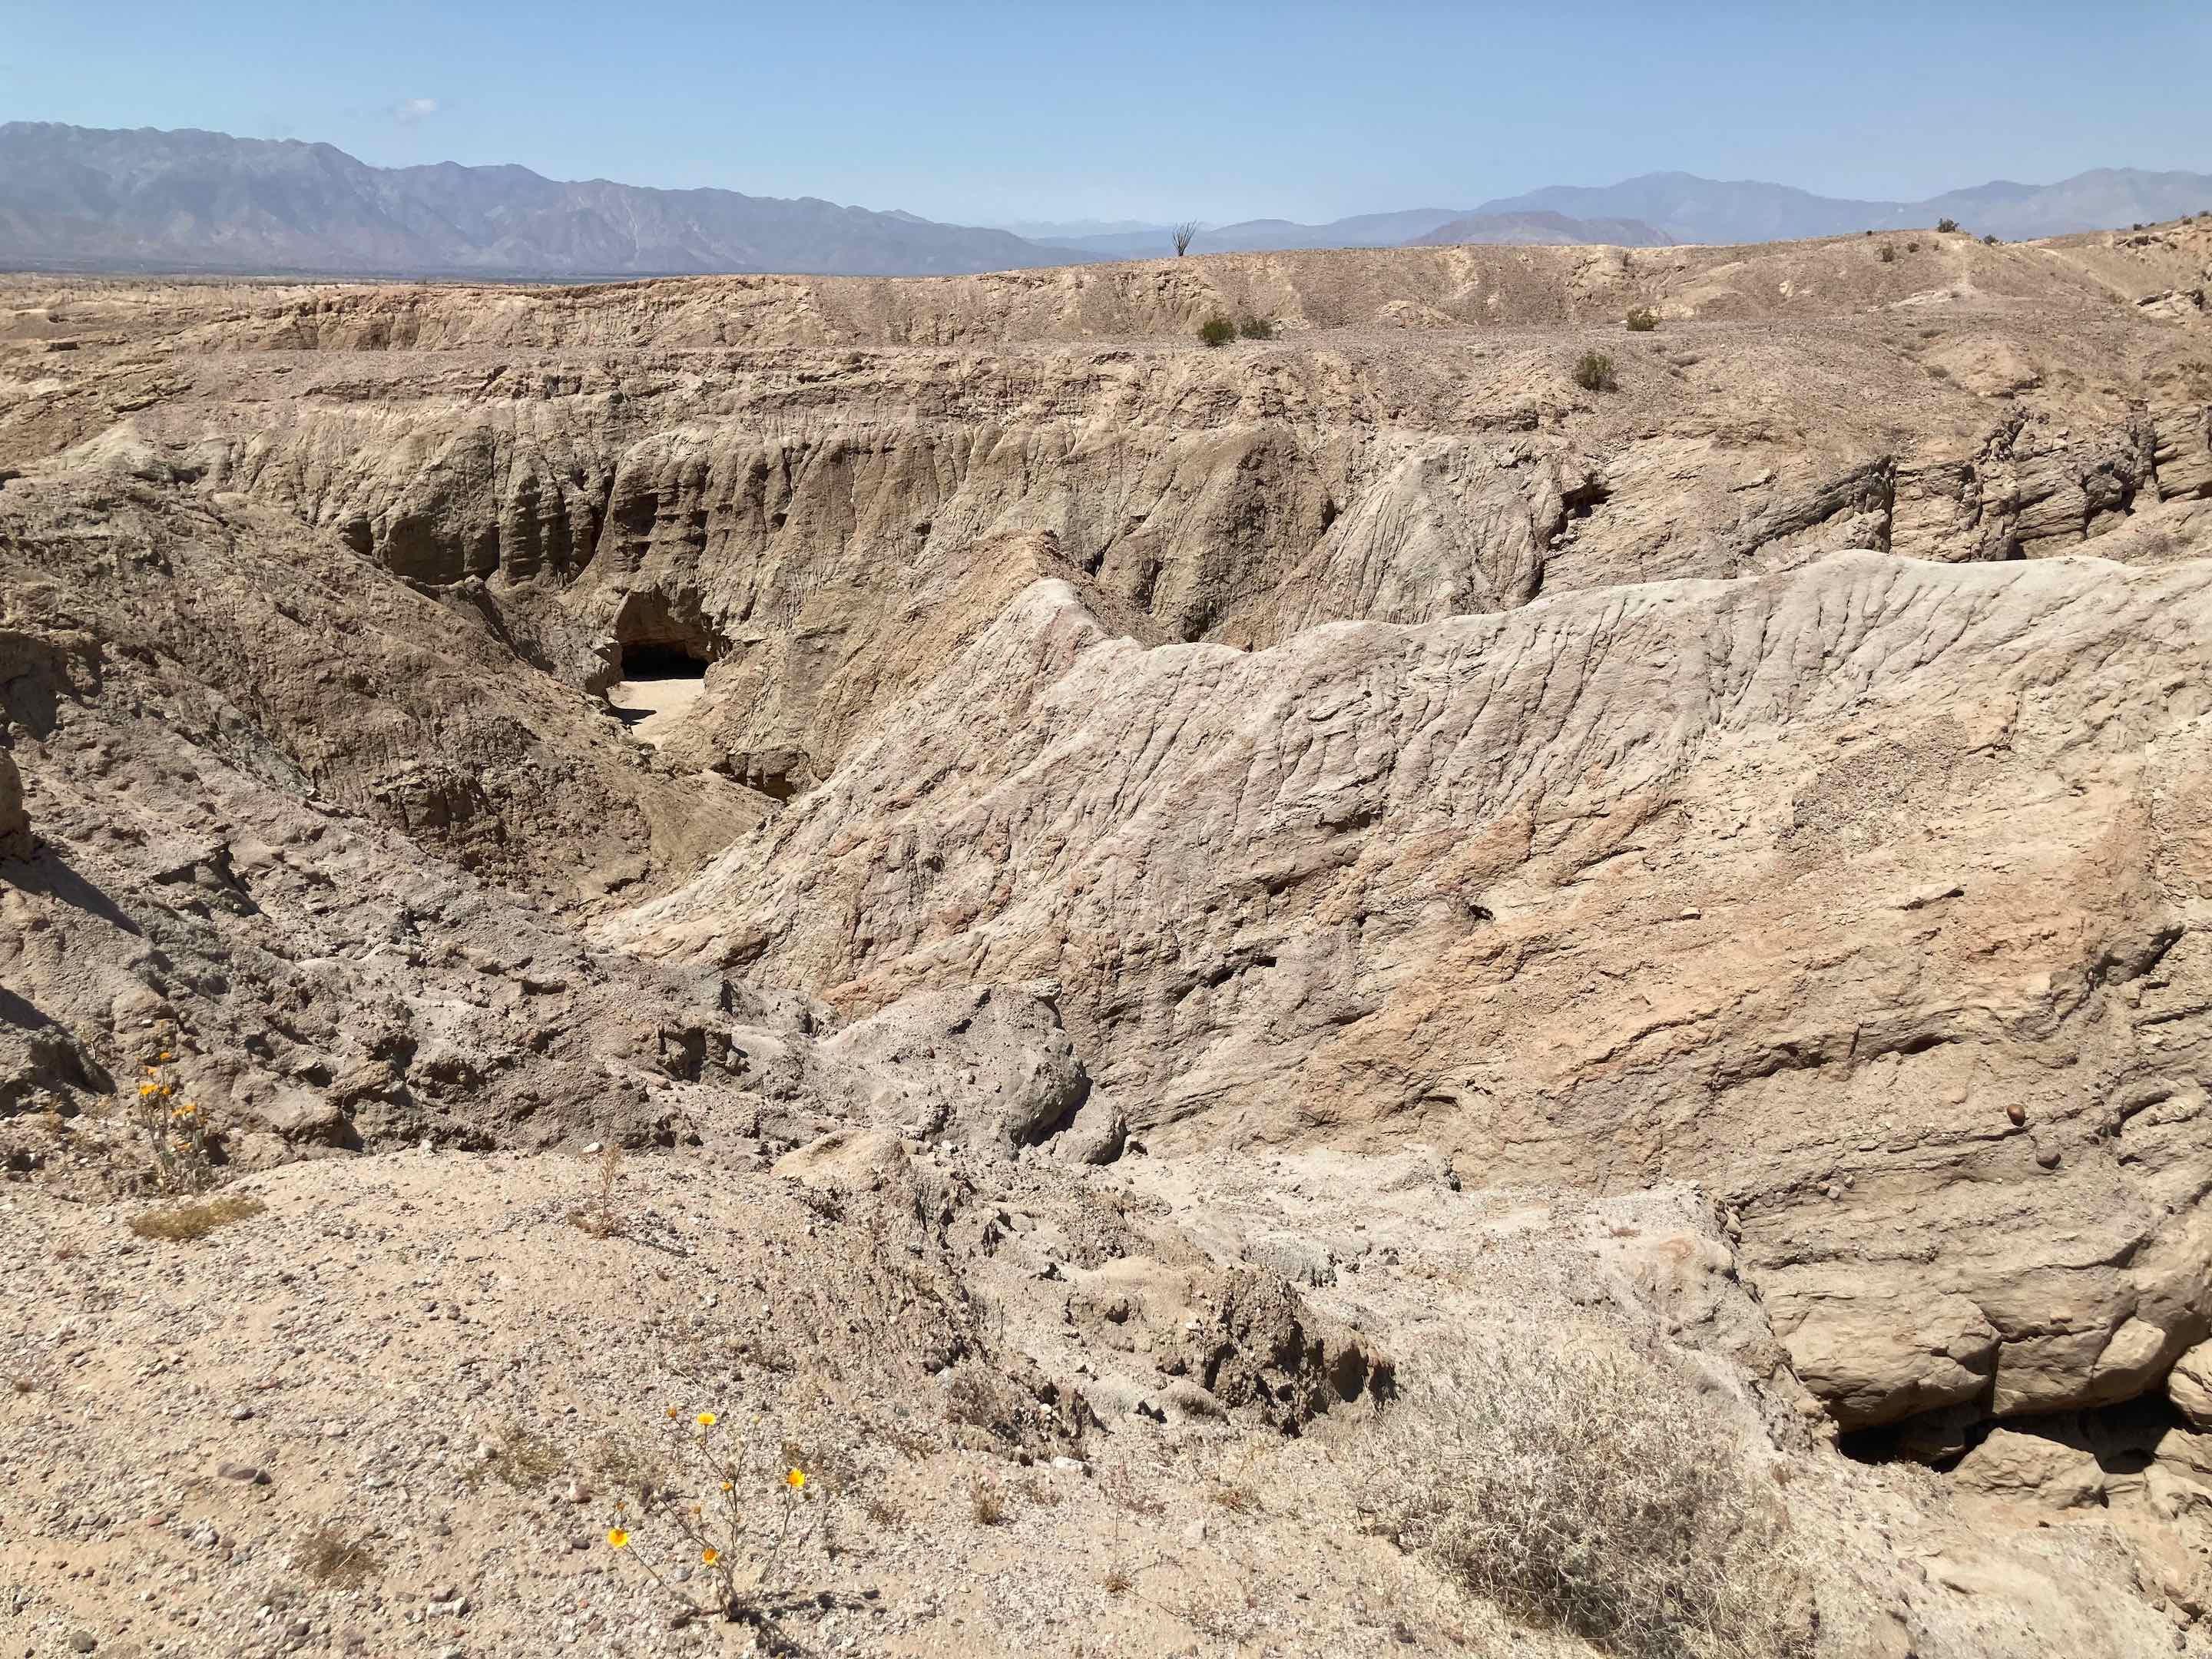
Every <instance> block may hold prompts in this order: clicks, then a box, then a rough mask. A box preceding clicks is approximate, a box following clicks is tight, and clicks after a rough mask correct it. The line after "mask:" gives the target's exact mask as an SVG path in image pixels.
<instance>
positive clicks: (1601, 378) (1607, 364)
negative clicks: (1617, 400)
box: [1575, 351, 1620, 392]
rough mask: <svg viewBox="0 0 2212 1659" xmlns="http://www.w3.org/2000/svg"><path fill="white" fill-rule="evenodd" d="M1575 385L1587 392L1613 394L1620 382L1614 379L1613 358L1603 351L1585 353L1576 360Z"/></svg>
mask: <svg viewBox="0 0 2212 1659" xmlns="http://www.w3.org/2000/svg"><path fill="white" fill-rule="evenodd" d="M1575 384H1576V385H1577V386H1580V387H1581V388H1582V389H1583V391H1585V392H1611V391H1613V389H1614V388H1615V387H1616V386H1619V385H1620V381H1619V380H1615V379H1614V378H1613V359H1612V358H1610V357H1608V356H1606V354H1605V353H1604V352H1602V351H1585V352H1584V353H1583V355H1582V356H1579V357H1577V359H1576V360H1575Z"/></svg>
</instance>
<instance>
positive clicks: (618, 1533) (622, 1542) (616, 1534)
mask: <svg viewBox="0 0 2212 1659" xmlns="http://www.w3.org/2000/svg"><path fill="white" fill-rule="evenodd" d="M607 1542H608V1543H610V1544H611V1545H613V1546H614V1547H615V1548H617V1549H623V1548H625V1547H628V1545H629V1534H628V1533H626V1532H624V1531H623V1529H622V1528H620V1527H613V1528H609V1529H608V1532H607Z"/></svg>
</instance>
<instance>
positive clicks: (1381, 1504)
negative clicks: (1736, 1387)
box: [1358, 1333, 1813, 1659]
mask: <svg viewBox="0 0 2212 1659" xmlns="http://www.w3.org/2000/svg"><path fill="white" fill-rule="evenodd" d="M1437 1361H1438V1364H1437V1366H1436V1367H1435V1368H1433V1369H1430V1368H1422V1367H1417V1366H1410V1365H1409V1366H1405V1367H1401V1372H1400V1374H1401V1376H1408V1375H1409V1374H1412V1375H1418V1374H1419V1373H1420V1372H1422V1371H1423V1370H1426V1374H1427V1378H1428V1380H1427V1383H1426V1384H1425V1386H1422V1385H1413V1386H1411V1387H1408V1388H1407V1390H1406V1392H1405V1393H1404V1394H1402V1395H1401V1398H1400V1399H1399V1400H1398V1401H1396V1402H1395V1404H1393V1405H1392V1406H1391V1407H1389V1410H1388V1411H1387V1412H1386V1413H1384V1415H1383V1417H1382V1418H1381V1419H1378V1420H1377V1422H1376V1425H1375V1426H1374V1427H1373V1428H1372V1429H1371V1430H1370V1431H1369V1433H1370V1436H1371V1437H1372V1444H1373V1452H1374V1455H1372V1456H1371V1457H1369V1458H1367V1459H1365V1460H1364V1461H1362V1462H1361V1463H1360V1464H1359V1469H1360V1474H1359V1477H1358V1478H1359V1479H1360V1480H1363V1481H1364V1482H1366V1483H1367V1486H1368V1506H1369V1508H1370V1510H1376V1511H1379V1514H1380V1519H1381V1522H1382V1526H1381V1528H1380V1529H1381V1530H1382V1531H1383V1532H1384V1533H1385V1534H1388V1535H1389V1536H1391V1537H1393V1538H1395V1541H1397V1543H1398V1545H1399V1547H1401V1548H1403V1549H1406V1550H1407V1551H1409V1552H1412V1553H1415V1554H1418V1555H1420V1556H1422V1557H1424V1558H1425V1559H1428V1560H1429V1561H1431V1563H1432V1564H1433V1565H1436V1566H1437V1568H1439V1569H1440V1570H1441V1571H1443V1572H1444V1573H1446V1574H1447V1575H1449V1577H1452V1578H1454V1579H1455V1580H1456V1581H1457V1582H1458V1583H1460V1584H1462V1586H1463V1587H1465V1588H1466V1589H1468V1590H1470V1591H1472V1592H1474V1594H1475V1595H1480V1596H1482V1597H1484V1598H1485V1599H1486V1600H1488V1601H1493V1602H1495V1603H1497V1604H1498V1606H1500V1607H1504V1609H1506V1610H1507V1611H1508V1612H1510V1613H1512V1614H1514V1615H1515V1616H1516V1617H1517V1618H1519V1619H1522V1620H1524V1621H1527V1622H1528V1623H1532V1624H1535V1625H1540V1626H1547V1627H1551V1628H1554V1629H1559V1630H1562V1631H1566V1632H1572V1633H1573V1634H1575V1635H1577V1636H1579V1637H1581V1638H1583V1639H1584V1640H1586V1641H1589V1642H1590V1643H1592V1644H1595V1645H1596V1646H1597V1647H1599V1648H1601V1649H1602V1650H1606V1651H1607V1652H1609V1653H1614V1654H1619V1655H1622V1656H1626V1659H1722V1656H1729V1659H1735V1656H1741V1655H1750V1654H1758V1655H1760V1656H1763V1659H1784V1656H1797V1655H1803V1654H1806V1653H1808V1652H1809V1651H1810V1650H1811V1636H1812V1623H1813V1614H1812V1607H1813V1603H1812V1597H1811V1594H1810V1589H1809V1583H1810V1581H1809V1575H1808V1571H1807V1570H1806V1567H1805V1565H1804V1559H1803V1556H1802V1553H1801V1551H1800V1549H1799V1547H1797V1545H1796V1542H1795V1541H1794V1539H1793V1536H1792V1534H1791V1532H1790V1526H1789V1521H1788V1517H1787V1516H1786V1514H1785V1512H1784V1510H1783V1507H1782V1503H1781V1498H1780V1493H1779V1490H1778V1482H1777V1481H1776V1480H1775V1479H1774V1477H1773V1476H1772V1475H1771V1474H1766V1473H1763V1472H1762V1471H1761V1470H1760V1469H1759V1468H1757V1467H1756V1466H1755V1465H1754V1463H1753V1461H1752V1458H1751V1456H1750V1455H1748V1454H1747V1451H1746V1449H1745V1437H1746V1436H1747V1434H1749V1435H1755V1434H1757V1432H1758V1431H1757V1429H1756V1428H1755V1427H1754V1426H1750V1425H1748V1424H1747V1425H1745V1426H1742V1427H1739V1426H1738V1425H1735V1424H1734V1423H1732V1422H1731V1421H1730V1420H1729V1419H1728V1418H1727V1417H1726V1416H1725V1415H1724V1414H1723V1408H1722V1407H1719V1406H1717V1405H1715V1404H1713V1403H1711V1401H1710V1399H1709V1398H1708V1396H1706V1395H1704V1394H1702V1393H1700V1392H1699V1389H1698V1388H1697V1387H1696V1385H1695V1383H1693V1381H1692V1379H1691V1378H1690V1377H1688V1376H1686V1375H1685V1374H1684V1373H1683V1372H1681V1371H1680V1369H1679V1368H1678V1367H1676V1366H1674V1364H1671V1363H1669V1362H1665V1361H1662V1360H1657V1359H1647V1358H1642V1357H1640V1356H1638V1355H1637V1354H1635V1353H1633V1352H1630V1351H1629V1350H1628V1349H1626V1347H1622V1346H1603V1347H1596V1346H1565V1345H1561V1344H1554V1343H1552V1342H1549V1341H1547V1340H1543V1339H1541V1338H1536V1337H1532V1336H1528V1335H1522V1334H1517V1333H1506V1334H1499V1335H1496V1336H1492V1337H1489V1338H1486V1339H1478V1340H1475V1341H1474V1342H1473V1343H1471V1344H1469V1345H1468V1346H1466V1347H1464V1348H1462V1349H1461V1350H1460V1351H1458V1352H1455V1354H1453V1355H1452V1356H1450V1357H1449V1358H1444V1357H1443V1356H1441V1355H1439V1356H1437Z"/></svg>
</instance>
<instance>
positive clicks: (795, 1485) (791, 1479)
mask: <svg viewBox="0 0 2212 1659" xmlns="http://www.w3.org/2000/svg"><path fill="white" fill-rule="evenodd" d="M783 1484H784V1485H785V1486H788V1487H790V1488H791V1489H792V1491H793V1492H805V1490H806V1471H805V1469H793V1471H792V1472H791V1473H790V1474H787V1475H785V1476H784V1477H783Z"/></svg>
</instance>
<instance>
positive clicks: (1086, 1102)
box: [822, 986, 1120, 1162]
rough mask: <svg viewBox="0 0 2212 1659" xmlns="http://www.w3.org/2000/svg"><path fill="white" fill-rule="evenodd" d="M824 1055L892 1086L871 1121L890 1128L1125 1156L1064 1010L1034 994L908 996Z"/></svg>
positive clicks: (881, 1092) (1001, 989)
mask: <svg viewBox="0 0 2212 1659" xmlns="http://www.w3.org/2000/svg"><path fill="white" fill-rule="evenodd" d="M822 1048H823V1054H825V1055H826V1056H829V1057H831V1058H833V1059H836V1060H844V1061H846V1062H848V1063H850V1064H852V1065H854V1066H857V1067H860V1068H863V1069H865V1070H867V1071H871V1072H875V1073H879V1074H881V1075H882V1076H883V1077H884V1079H886V1080H885V1081H884V1082H882V1083H881V1084H880V1085H878V1087H877V1089H876V1090H875V1103H874V1109H873V1113H872V1115H873V1117H874V1120H875V1121H877V1122H878V1124H880V1125H883V1126H884V1127H896V1128H899V1129H901V1130H902V1131H903V1132H905V1133H909V1134H912V1135H915V1136H916V1137H918V1138H924V1139H938V1138H940V1137H941V1138H946V1139H953V1140H957V1141H960V1142H963V1143H964V1144H968V1145H971V1146H987V1147H990V1148H993V1149H995V1150H997V1151H1000V1152H1014V1151H1018V1149H1020V1148H1022V1147H1024V1146H1036V1145H1038V1144H1040V1143H1042V1142H1044V1141H1047V1140H1049V1139H1054V1137H1056V1136H1060V1135H1061V1134H1062V1133H1063V1132H1066V1131H1070V1130H1073V1131H1074V1132H1075V1133H1076V1139H1079V1140H1080V1141H1081V1142H1082V1143H1083V1144H1082V1146H1080V1147H1079V1148H1071V1149H1070V1151H1071V1152H1073V1153H1074V1154H1075V1155H1077V1156H1079V1157H1081V1158H1084V1159H1085V1161H1089V1162H1103V1161H1104V1158H1106V1157H1110V1156H1112V1154H1113V1152H1118V1151H1119V1150H1120V1135H1119V1133H1118V1128H1119V1119H1118V1117H1117V1116H1115V1115H1112V1114H1111V1113H1110V1111H1109V1110H1108V1109H1105V1108H1104V1107H1103V1103H1100V1102H1098V1101H1097V1100H1095V1099H1094V1098H1093V1097H1092V1093H1091V1076H1090V1073H1088V1072H1087V1071H1086V1070H1085V1068H1084V1064H1083V1061H1082V1060H1081V1058H1080V1057H1079V1056H1078V1054H1076V1052H1075V1044H1074V1042H1073V1040H1071V1039H1070V1037H1069V1036H1068V1034H1067V1032H1066V1029H1065V1028H1064V1027H1063V1026H1062V1025H1061V1024H1060V1014H1059V1012H1058V1011H1057V1010H1055V1009H1054V1006H1052V1004H1051V1002H1050V1001H1049V1000H1047V999H1046V998H1045V997H1043V996H1040V995H1038V994H1036V989H1035V988H1017V987H1012V986H978V987H970V988H967V989H963V990H957V991H932V992H925V993H922V994H920V995H916V996H910V997H906V998H903V999H902V1000H899V1001H897V1002H895V1003H893V1004H892V1005H891V1006H889V1007H888V1008H885V1009H884V1010H883V1011H882V1012H878V1013H876V1014H872V1015H871V1016H869V1017H868V1018H866V1019H863V1020H860V1021H858V1022H857V1023H855V1024H852V1025H850V1026H848V1027H847V1028H846V1029H845V1030H842V1031H840V1032H839V1033H838V1034H837V1035H836V1036H834V1037H831V1038H830V1039H829V1041H828V1042H825V1043H823V1045H822ZM1105 1119H1110V1120H1111V1121H1110V1122H1109V1121H1102V1120H1105ZM1109 1147H1110V1150H1109Z"/></svg>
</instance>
